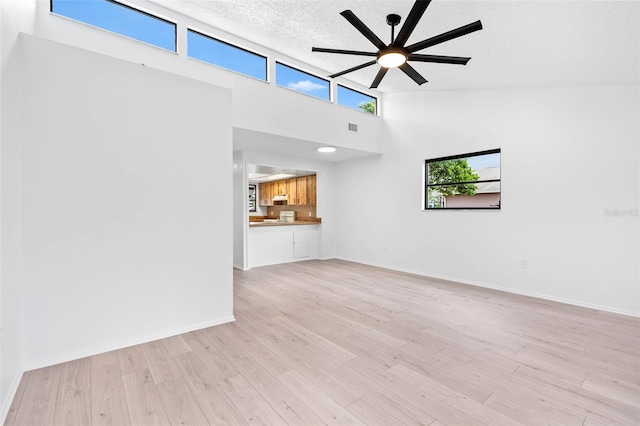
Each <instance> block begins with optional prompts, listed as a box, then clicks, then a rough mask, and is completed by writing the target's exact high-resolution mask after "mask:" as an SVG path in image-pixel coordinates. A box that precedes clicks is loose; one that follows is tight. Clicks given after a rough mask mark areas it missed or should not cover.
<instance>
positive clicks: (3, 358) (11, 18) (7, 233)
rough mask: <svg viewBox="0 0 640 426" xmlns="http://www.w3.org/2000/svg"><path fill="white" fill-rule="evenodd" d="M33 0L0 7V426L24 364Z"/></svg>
mask: <svg viewBox="0 0 640 426" xmlns="http://www.w3.org/2000/svg"><path fill="white" fill-rule="evenodd" d="M34 17H35V0H33V1H27V0H1V1H0V172H1V176H0V183H1V184H0V199H1V202H0V204H1V206H2V207H1V209H0V237H1V238H0V240H1V243H0V404H1V405H0V421H3V420H4V418H5V416H6V414H7V411H8V409H9V405H10V404H11V400H12V398H13V395H14V393H15V391H16V389H17V386H18V383H19V380H20V377H21V375H22V366H21V360H20V355H21V354H20V268H19V264H20V233H19V228H20V216H19V215H20V209H19V198H20V193H19V161H18V160H19V155H20V151H19V138H20V125H19V120H20V55H19V51H18V49H16V40H17V38H18V33H19V31H30V30H31V28H32V25H33V19H34Z"/></svg>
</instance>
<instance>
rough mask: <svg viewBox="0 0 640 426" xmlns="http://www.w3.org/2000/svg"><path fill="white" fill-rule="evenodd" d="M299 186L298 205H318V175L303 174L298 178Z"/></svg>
mask: <svg viewBox="0 0 640 426" xmlns="http://www.w3.org/2000/svg"><path fill="white" fill-rule="evenodd" d="M296 183H297V186H298V205H299V206H315V205H316V175H311V176H302V177H299V178H297V179H296Z"/></svg>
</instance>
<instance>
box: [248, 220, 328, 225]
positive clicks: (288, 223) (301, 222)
mask: <svg viewBox="0 0 640 426" xmlns="http://www.w3.org/2000/svg"><path fill="white" fill-rule="evenodd" d="M320 223H321V221H320V219H317V220H315V221H311V220H296V221H293V222H249V226H296V225H320Z"/></svg>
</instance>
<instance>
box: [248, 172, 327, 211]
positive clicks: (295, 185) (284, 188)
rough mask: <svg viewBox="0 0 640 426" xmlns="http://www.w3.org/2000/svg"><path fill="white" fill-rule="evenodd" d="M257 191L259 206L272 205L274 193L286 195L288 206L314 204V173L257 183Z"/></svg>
mask: <svg viewBox="0 0 640 426" xmlns="http://www.w3.org/2000/svg"><path fill="white" fill-rule="evenodd" d="M258 193H259V197H258V198H259V200H260V205H261V206H272V205H273V197H274V196H276V195H287V197H288V200H287V205H289V206H296V205H297V206H315V205H316V175H311V176H301V177H298V178H291V179H285V180H276V181H273V182H263V183H260V184H259V185H258Z"/></svg>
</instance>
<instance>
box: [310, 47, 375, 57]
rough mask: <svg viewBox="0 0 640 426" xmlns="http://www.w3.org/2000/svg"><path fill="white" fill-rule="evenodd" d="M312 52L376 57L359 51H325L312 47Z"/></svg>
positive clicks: (371, 53)
mask: <svg viewBox="0 0 640 426" xmlns="http://www.w3.org/2000/svg"><path fill="white" fill-rule="evenodd" d="M311 51H312V52H324V53H340V54H342V55H360V56H378V54H377V53H376V52H361V51H359V50H341V49H325V48H324V47H312V48H311Z"/></svg>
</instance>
